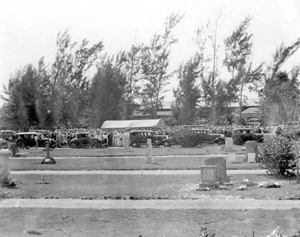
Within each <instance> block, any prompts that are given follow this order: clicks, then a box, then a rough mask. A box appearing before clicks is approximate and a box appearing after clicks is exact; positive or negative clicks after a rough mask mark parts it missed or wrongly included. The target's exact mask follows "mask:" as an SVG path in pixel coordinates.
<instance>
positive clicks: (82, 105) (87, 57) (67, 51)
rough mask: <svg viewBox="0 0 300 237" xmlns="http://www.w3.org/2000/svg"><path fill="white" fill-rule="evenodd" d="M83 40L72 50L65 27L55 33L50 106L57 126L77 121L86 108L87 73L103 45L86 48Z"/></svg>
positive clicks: (73, 45)
mask: <svg viewBox="0 0 300 237" xmlns="http://www.w3.org/2000/svg"><path fill="white" fill-rule="evenodd" d="M88 43H89V42H88V41H87V40H86V39H84V40H83V41H82V43H81V44H80V45H79V47H78V48H77V49H76V48H75V46H76V45H77V42H74V43H73V42H71V36H70V34H69V32H68V30H66V31H64V32H59V33H58V36H57V40H56V45H57V54H56V58H55V62H54V63H53V65H52V72H51V80H52V91H51V94H52V98H53V101H55V104H54V106H53V108H52V110H53V112H54V116H55V119H56V123H57V125H59V124H65V125H66V124H68V123H70V122H71V123H78V122H79V119H80V118H81V117H82V116H83V115H84V114H83V113H84V112H85V111H86V108H87V105H88V103H87V90H88V86H89V82H88V79H87V75H86V74H87V72H88V70H89V69H90V68H91V66H93V65H94V63H95V61H96V59H97V58H98V57H99V53H100V52H101V50H102V48H103V44H102V42H101V41H100V42H99V43H97V44H95V45H93V46H91V47H88Z"/></svg>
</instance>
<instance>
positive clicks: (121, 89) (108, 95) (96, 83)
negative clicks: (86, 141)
mask: <svg viewBox="0 0 300 237" xmlns="http://www.w3.org/2000/svg"><path fill="white" fill-rule="evenodd" d="M125 85H126V78H125V77H124V75H123V74H122V73H121V72H120V69H119V68H116V67H114V65H113V64H112V62H111V60H110V59H109V60H107V62H106V63H104V64H103V65H101V66H100V67H99V68H98V71H97V73H96V75H95V76H94V77H93V79H92V84H91V88H90V96H89V104H90V114H91V116H90V124H91V125H93V126H95V127H100V126H101V125H102V123H103V122H104V121H105V120H118V119H120V118H121V111H122V100H123V96H124V93H125Z"/></svg>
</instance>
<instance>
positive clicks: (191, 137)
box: [172, 128, 197, 147]
mask: <svg viewBox="0 0 300 237" xmlns="http://www.w3.org/2000/svg"><path fill="white" fill-rule="evenodd" d="M172 136H173V139H174V141H175V143H176V144H179V145H181V146H182V147H195V146H196V145H197V136H196V135H195V134H194V133H193V132H192V131H191V130H190V129H185V128H182V129H179V130H178V131H176V132H175V133H174V134H172Z"/></svg>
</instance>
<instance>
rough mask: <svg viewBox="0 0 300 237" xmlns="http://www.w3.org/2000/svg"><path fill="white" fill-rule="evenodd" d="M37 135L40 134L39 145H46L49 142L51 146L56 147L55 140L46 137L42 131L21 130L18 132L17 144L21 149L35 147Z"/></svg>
mask: <svg viewBox="0 0 300 237" xmlns="http://www.w3.org/2000/svg"><path fill="white" fill-rule="evenodd" d="M35 136H38V147H46V142H49V147H50V148H55V147H56V142H55V140H53V139H51V138H46V137H44V136H43V135H42V134H41V133H37V132H20V133H17V138H16V145H17V147H18V148H20V149H24V148H29V147H35V146H36V141H35Z"/></svg>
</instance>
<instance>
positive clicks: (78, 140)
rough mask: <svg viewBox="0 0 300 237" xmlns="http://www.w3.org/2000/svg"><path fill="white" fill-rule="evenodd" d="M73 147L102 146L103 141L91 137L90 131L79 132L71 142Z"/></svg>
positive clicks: (70, 144)
mask: <svg viewBox="0 0 300 237" xmlns="http://www.w3.org/2000/svg"><path fill="white" fill-rule="evenodd" d="M69 146H70V147H71V148H100V147H102V145H101V142H100V141H99V139H98V138H96V137H90V135H89V133H88V132H78V133H76V134H75V137H74V138H72V139H71V140H70V142H69Z"/></svg>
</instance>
